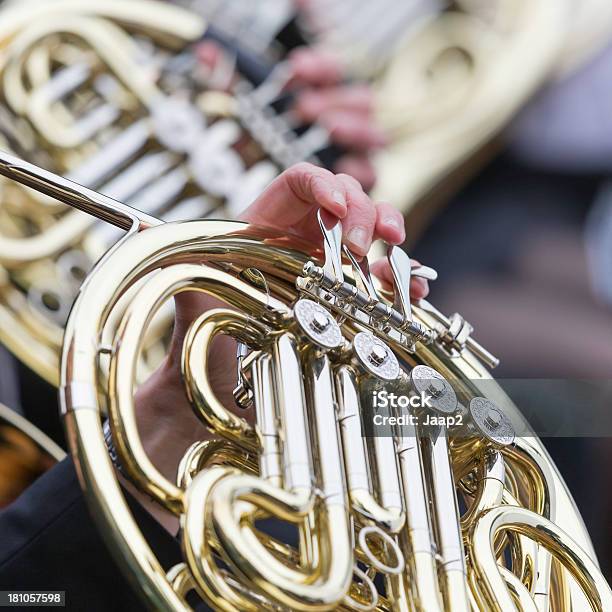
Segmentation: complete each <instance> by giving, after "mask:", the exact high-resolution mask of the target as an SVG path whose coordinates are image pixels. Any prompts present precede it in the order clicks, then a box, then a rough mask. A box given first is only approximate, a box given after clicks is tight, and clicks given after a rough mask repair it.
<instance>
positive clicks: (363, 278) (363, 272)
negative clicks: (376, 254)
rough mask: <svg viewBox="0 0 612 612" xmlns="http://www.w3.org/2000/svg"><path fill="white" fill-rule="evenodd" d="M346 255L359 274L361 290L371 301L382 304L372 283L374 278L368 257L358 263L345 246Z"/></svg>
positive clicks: (358, 279)
mask: <svg viewBox="0 0 612 612" xmlns="http://www.w3.org/2000/svg"><path fill="white" fill-rule="evenodd" d="M344 253H345V255H346V256H347V257H348V259H349V261H350V262H351V265H352V266H353V269H354V270H355V272H356V273H357V279H356V280H357V282H358V284H359V285H360V287H359V288H360V289H361V290H362V291H365V293H367V294H368V297H369V298H370V299H371V300H374V301H376V302H380V296H379V295H378V292H377V291H376V288H375V287H374V283H373V282H372V276H371V274H370V264H369V263H368V258H367V257H362V258H361V261H357V259H356V258H355V256H354V255H353V253H351V250H350V249H349V248H348V247H347V246H346V245H344Z"/></svg>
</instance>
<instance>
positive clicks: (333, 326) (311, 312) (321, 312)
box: [293, 299, 343, 349]
mask: <svg viewBox="0 0 612 612" xmlns="http://www.w3.org/2000/svg"><path fill="white" fill-rule="evenodd" d="M293 314H294V316H295V320H296V321H297V322H298V325H299V326H300V328H301V329H302V331H303V332H304V333H305V334H306V335H307V336H308V338H309V339H310V340H312V341H313V342H314V343H315V344H317V345H318V346H321V347H323V348H328V349H332V348H336V347H338V346H340V345H341V344H342V341H343V338H342V332H341V331H340V326H339V325H338V323H336V321H335V320H334V318H333V317H332V315H331V314H330V313H329V312H328V311H327V310H325V308H323V306H321V304H317V302H313V301H312V300H306V299H304V300H299V302H297V304H296V305H295V306H294V308H293Z"/></svg>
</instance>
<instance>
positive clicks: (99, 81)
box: [0, 0, 328, 385]
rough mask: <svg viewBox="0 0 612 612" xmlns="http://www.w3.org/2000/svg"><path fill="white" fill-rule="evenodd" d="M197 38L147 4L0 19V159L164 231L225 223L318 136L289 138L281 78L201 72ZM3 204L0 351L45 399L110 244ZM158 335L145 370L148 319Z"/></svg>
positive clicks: (31, 8)
mask: <svg viewBox="0 0 612 612" xmlns="http://www.w3.org/2000/svg"><path fill="white" fill-rule="evenodd" d="M207 33H208V24H207V23H206V21H205V20H204V19H202V18H201V17H200V16H199V15H198V14H196V13H194V12H191V11H188V10H185V9H181V8H179V7H178V6H173V5H172V4H170V3H167V2H160V1H155V0H106V1H105V2H99V3H92V2H88V1H87V0H58V1H55V2H39V1H37V0H25V1H23V2H19V3H6V4H5V5H3V6H2V8H1V9H0V84H1V87H0V140H1V143H0V144H1V146H2V147H3V148H5V149H7V150H11V151H12V152H14V153H15V154H17V155H19V156H20V157H21V158H24V159H27V160H29V161H30V162H32V163H35V164H37V165H39V166H41V167H44V168H47V169H49V170H51V171H53V172H56V173H58V174H62V175H64V176H67V177H69V178H71V179H72V180H74V181H76V182H78V183H81V184H84V185H87V186H88V187H91V188H94V189H96V190H98V191H101V192H102V193H105V194H107V195H109V196H111V197H114V198H117V199H120V200H122V201H127V202H130V203H131V204H133V205H134V206H136V207H138V208H142V209H145V210H147V211H148V212H150V213H151V214H153V215H156V216H158V217H160V218H163V219H166V220H172V219H181V218H183V219H189V218H193V217H206V216H207V215H211V214H213V215H216V216H219V217H228V218H232V217H235V216H236V215H237V214H238V212H240V210H241V208H242V207H244V206H245V205H247V204H248V203H249V202H250V201H251V200H252V199H253V198H254V197H255V195H257V194H258V193H260V192H261V190H262V189H263V188H264V187H265V186H266V185H267V184H268V183H269V182H270V181H271V180H272V179H273V178H274V177H275V176H276V175H277V174H278V173H279V172H280V171H281V170H282V169H284V168H285V167H288V166H290V165H291V164H293V163H296V162H297V161H303V160H314V159H316V154H317V152H318V151H319V150H320V149H322V148H323V149H324V148H325V147H327V145H328V135H327V133H326V132H325V130H323V128H321V127H320V126H317V125H313V126H310V128H308V129H305V130H301V131H300V133H299V134H298V133H297V132H296V131H295V129H294V128H295V127H296V126H294V125H292V123H291V121H290V120H289V118H287V117H286V116H283V113H282V112H277V111H276V110H275V109H274V107H273V106H272V103H273V102H274V101H276V99H277V97H278V96H279V94H280V93H281V92H282V89H283V85H284V84H285V83H286V81H287V79H288V72H287V70H284V69H283V66H282V65H277V66H276V69H274V70H272V71H271V72H268V73H267V74H263V75H261V74H258V75H257V80H256V82H255V80H254V78H253V77H252V75H248V74H245V73H244V71H242V70H241V67H240V61H239V59H240V58H236V57H234V56H229V55H228V58H227V61H222V62H220V63H219V65H218V66H217V67H215V68H214V69H211V70H208V71H207V70H205V69H204V67H203V66H202V65H201V63H199V62H198V60H197V58H196V55H195V53H194V48H195V46H196V45H197V44H198V43H199V42H200V41H201V40H202V38H203V37H204V36H205V35H206V34H207ZM297 127H299V126H297ZM0 188H1V189H2V194H1V198H0V201H1V205H0V340H1V341H2V342H3V343H4V344H5V345H6V346H7V347H8V348H9V349H10V350H11V351H12V352H13V353H14V354H15V355H17V356H18V357H19V358H20V359H21V360H22V361H24V362H25V363H26V364H27V365H28V366H29V367H30V368H31V369H33V370H34V371H35V372H36V373H38V374H39V375H40V376H41V377H43V378H44V379H46V380H47V381H48V382H50V383H52V384H54V385H57V383H58V380H57V372H58V371H59V370H58V367H59V355H60V351H61V339H62V334H63V329H64V325H65V322H66V317H67V314H68V310H69V308H70V305H71V304H72V301H73V299H74V296H75V294H76V292H77V290H78V287H79V285H80V284H81V282H82V281H83V279H84V278H85V276H86V274H87V272H88V271H89V269H90V268H91V267H92V265H93V262H95V261H96V260H97V259H98V258H99V257H100V256H101V255H102V254H103V253H104V252H105V251H106V250H107V249H108V248H109V247H110V246H111V245H112V244H113V243H114V242H115V241H116V240H117V239H118V237H119V236H120V232H119V233H118V232H117V231H116V230H114V229H113V228H112V227H109V226H107V225H105V224H103V223H100V222H97V221H96V220H95V219H94V218H92V217H90V216H89V215H83V214H82V213H80V212H79V211H74V210H70V209H69V208H68V207H65V206H64V205H62V204H60V203H58V202H56V201H53V200H51V199H49V198H45V197H44V196H41V195H40V194H38V193H36V192H33V191H30V190H27V189H23V188H22V187H21V186H18V185H15V184H13V183H11V182H4V183H3V184H2V185H1V186H0ZM169 318H171V313H170V315H166V316H165V319H169ZM157 327H158V328H159V329H158V331H156V332H155V333H153V334H152V336H151V341H150V343H149V348H148V351H147V356H148V361H149V362H151V363H154V362H155V357H156V355H159V354H160V353H161V350H162V349H163V338H164V333H163V330H164V329H165V323H164V317H163V316H161V315H160V320H159V322H158V324H157ZM145 361H147V360H145ZM145 370H146V368H145Z"/></svg>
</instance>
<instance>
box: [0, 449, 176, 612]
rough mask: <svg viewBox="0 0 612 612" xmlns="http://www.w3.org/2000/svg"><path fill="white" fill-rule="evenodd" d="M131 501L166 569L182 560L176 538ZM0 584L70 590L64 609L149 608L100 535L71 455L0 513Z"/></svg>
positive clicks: (152, 546)
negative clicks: (126, 577)
mask: <svg viewBox="0 0 612 612" xmlns="http://www.w3.org/2000/svg"><path fill="white" fill-rule="evenodd" d="M128 502H129V503H130V507H131V509H132V512H133V514H134V518H135V519H136V521H137V522H138V524H139V526H140V529H141V530H142V532H143V534H144V536H145V537H146V538H147V541H148V542H149V544H150V546H151V548H152V549H153V551H154V552H155V554H156V555H157V558H158V559H159V561H160V563H161V564H162V566H163V567H164V568H166V569H168V568H169V567H171V566H172V565H174V564H176V563H178V562H180V561H181V555H180V549H179V546H178V543H177V541H176V540H175V539H174V538H173V537H172V536H171V535H170V534H169V533H168V532H167V531H165V530H164V529H163V528H162V527H161V525H159V524H158V523H157V522H156V521H155V520H154V519H153V518H152V517H151V516H150V515H149V514H148V512H146V511H145V510H144V509H143V508H142V507H141V506H139V504H137V503H136V502H135V501H134V500H132V499H128ZM0 589H2V590H58V591H66V609H67V610H79V611H80V610H88V611H98V610H100V611H104V612H106V611H108V610H129V611H130V612H132V611H140V610H144V609H146V608H145V606H143V604H142V600H141V598H140V596H139V595H138V594H137V593H136V592H135V591H134V590H133V589H132V587H131V586H130V584H129V583H128V582H127V580H126V579H125V578H124V577H123V575H122V574H121V572H120V570H119V568H118V567H117V566H116V564H115V562H114V561H113V559H112V557H111V555H110V553H109V551H108V549H107V547H106V545H105V543H104V541H103V540H102V537H101V536H100V534H99V533H98V531H97V529H96V526H95V524H94V522H93V519H92V518H91V517H90V515H89V512H88V509H87V506H86V502H85V498H84V496H83V494H82V492H81V488H80V485H79V482H78V479H77V476H76V471H75V468H74V464H73V462H72V460H71V459H65V460H64V461H62V462H61V463H59V464H57V465H56V466H55V467H53V468H52V469H51V470H49V472H47V473H46V474H44V475H43V476H42V477H41V478H39V479H38V480H37V481H36V482H35V483H34V484H33V485H32V486H31V487H29V488H28V489H27V490H26V491H25V492H24V493H23V494H22V495H21V496H20V497H19V498H18V499H17V500H16V501H15V502H13V503H12V504H11V505H10V506H8V507H7V508H6V509H5V510H3V511H2V512H1V513H0Z"/></svg>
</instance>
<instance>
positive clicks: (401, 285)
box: [387, 245, 412, 322]
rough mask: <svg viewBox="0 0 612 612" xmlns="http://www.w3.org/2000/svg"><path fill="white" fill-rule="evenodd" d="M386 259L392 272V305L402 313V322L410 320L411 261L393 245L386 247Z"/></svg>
mask: <svg viewBox="0 0 612 612" xmlns="http://www.w3.org/2000/svg"><path fill="white" fill-rule="evenodd" d="M387 259H388V260H389V264H390V265H391V272H392V273H393V281H394V283H393V285H394V288H393V290H394V293H395V300H394V303H393V307H394V308H395V310H397V311H399V312H400V313H401V314H402V315H404V322H410V321H412V307H411V306H410V278H411V276H412V262H411V261H410V257H408V255H407V254H406V253H405V252H404V251H403V250H402V249H401V248H400V247H397V246H393V245H389V246H388V247H387Z"/></svg>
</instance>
